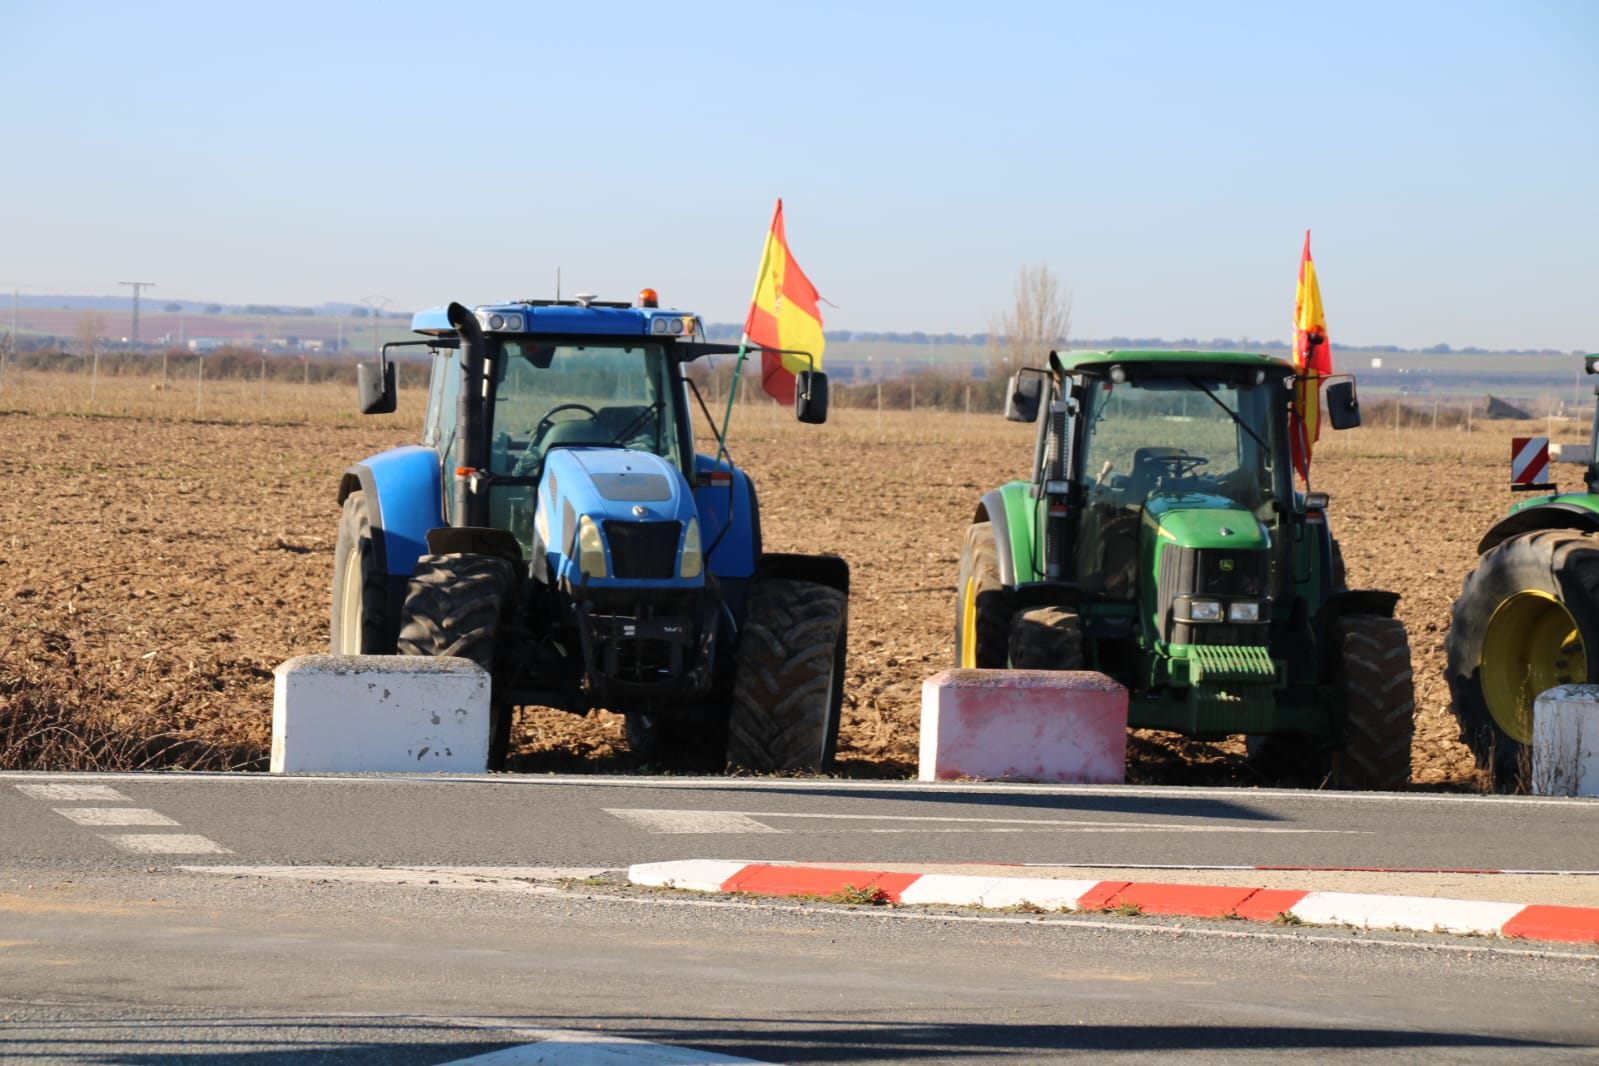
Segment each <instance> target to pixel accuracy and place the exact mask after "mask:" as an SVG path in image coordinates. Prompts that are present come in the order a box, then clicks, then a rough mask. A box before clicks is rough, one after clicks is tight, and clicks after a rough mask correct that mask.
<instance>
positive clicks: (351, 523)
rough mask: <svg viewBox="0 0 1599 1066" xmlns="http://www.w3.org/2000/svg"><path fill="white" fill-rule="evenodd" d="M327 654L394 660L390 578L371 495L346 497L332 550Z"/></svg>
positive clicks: (351, 494) (356, 493) (357, 494)
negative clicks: (380, 556)
mask: <svg viewBox="0 0 1599 1066" xmlns="http://www.w3.org/2000/svg"><path fill="white" fill-rule="evenodd" d="M328 637H329V639H328V650H329V651H331V652H332V653H333V654H334V655H393V654H394V625H393V619H392V617H391V610H390V606H389V576H388V575H387V574H385V573H383V571H382V570H381V569H379V567H378V560H377V551H376V545H375V544H374V543H373V540H372V519H371V517H370V515H369V514H368V512H367V506H366V494H365V493H364V492H360V491H356V492H352V493H350V494H349V495H348V496H346V497H345V498H344V513H343V514H342V515H341V516H340V518H339V539H338V541H337V542H336V544H335V546H334V548H333V613H332V618H331V619H330V622H329V627H328Z"/></svg>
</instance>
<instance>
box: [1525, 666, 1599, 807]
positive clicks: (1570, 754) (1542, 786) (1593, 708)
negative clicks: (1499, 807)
mask: <svg viewBox="0 0 1599 1066" xmlns="http://www.w3.org/2000/svg"><path fill="white" fill-rule="evenodd" d="M1532 792H1533V795H1535V796H1599V685H1561V686H1560V687H1559V688H1552V689H1550V690H1549V691H1547V692H1544V693H1541V694H1540V695H1539V696H1538V698H1537V700H1536V701H1534V703H1533V707H1532Z"/></svg>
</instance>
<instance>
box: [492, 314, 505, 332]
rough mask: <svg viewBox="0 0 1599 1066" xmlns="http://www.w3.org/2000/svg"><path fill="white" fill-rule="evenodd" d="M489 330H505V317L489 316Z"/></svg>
mask: <svg viewBox="0 0 1599 1066" xmlns="http://www.w3.org/2000/svg"><path fill="white" fill-rule="evenodd" d="M489 328H490V329H504V328H505V316H504V315H490V316H489Z"/></svg>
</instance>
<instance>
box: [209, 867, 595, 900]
mask: <svg viewBox="0 0 1599 1066" xmlns="http://www.w3.org/2000/svg"><path fill="white" fill-rule="evenodd" d="M178 869H180V870H183V871H184V872H185V873H200V874H217V875H221V876H231V877H270V878H282V879H284V880H289V881H335V882H343V883H348V884H382V885H420V886H424V887H428V888H469V889H476V890H478V891H484V892H520V893H526V894H532V895H548V894H549V893H551V892H564V891H566V890H568V889H569V888H570V887H571V886H570V882H572V881H583V880H586V879H587V878H590V877H598V876H600V875H601V874H605V873H609V872H611V871H610V870H608V869H606V868H605V867H598V866H375V867H364V866H180V867H178Z"/></svg>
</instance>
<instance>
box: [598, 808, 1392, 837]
mask: <svg viewBox="0 0 1599 1066" xmlns="http://www.w3.org/2000/svg"><path fill="white" fill-rule="evenodd" d="M604 810H605V813H607V814H610V815H614V816H616V817H617V818H620V819H621V820H623V821H625V822H628V823H630V824H632V825H636V826H638V827H639V828H641V829H644V830H645V831H646V832H650V833H805V832H821V831H822V830H807V829H803V828H800V829H778V828H774V827H772V826H769V825H767V824H766V823H765V822H764V821H762V820H761V819H776V818H789V819H802V820H804V821H831V822H838V821H845V822H910V823H915V824H914V825H913V826H909V827H905V828H888V829H879V828H860V829H854V828H844V829H840V828H837V827H829V828H828V829H827V830H826V832H829V833H1030V832H1036V831H1039V830H1050V829H1053V830H1059V831H1063V832H1074V833H1250V834H1261V835H1277V834H1283V835H1293V836H1312V835H1313V836H1367V835H1369V834H1368V833H1365V832H1363V831H1361V830H1356V829H1291V828H1285V827H1281V826H1256V825H1193V824H1191V823H1188V822H1090V821H1081V820H1077V819H1066V818H957V817H949V816H940V815H911V814H805V813H795V812H793V811H694V810H655V809H649V808H610V807H608V808H604Z"/></svg>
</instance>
